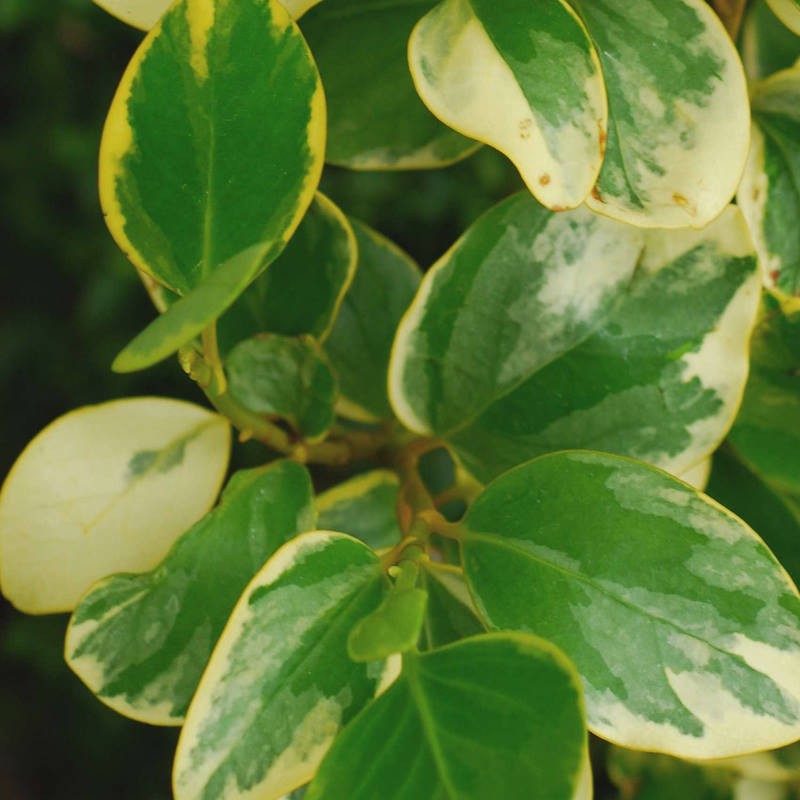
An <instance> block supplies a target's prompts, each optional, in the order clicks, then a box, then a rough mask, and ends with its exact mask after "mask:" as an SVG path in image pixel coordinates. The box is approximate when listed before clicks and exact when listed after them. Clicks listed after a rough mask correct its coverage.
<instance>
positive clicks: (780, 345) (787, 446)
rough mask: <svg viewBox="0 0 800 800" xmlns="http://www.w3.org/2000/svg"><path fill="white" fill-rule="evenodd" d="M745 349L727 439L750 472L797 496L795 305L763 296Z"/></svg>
mask: <svg viewBox="0 0 800 800" xmlns="http://www.w3.org/2000/svg"><path fill="white" fill-rule="evenodd" d="M750 353H751V356H750V376H749V378H748V381H747V390H746V391H745V395H744V399H743V401H742V406H741V408H740V409H739V414H738V415H737V417H736V422H735V424H734V426H733V429H732V430H731V433H730V437H729V438H730V441H731V443H732V444H733V446H734V449H735V450H736V452H737V454H738V455H739V456H740V457H741V458H742V459H743V460H744V461H745V463H747V464H748V465H749V466H750V468H751V469H752V470H753V471H754V472H756V473H757V474H758V475H760V476H761V477H762V478H763V479H766V480H767V481H768V482H769V483H771V484H772V485H773V486H775V487H776V488H777V489H779V490H781V491H784V492H787V493H789V494H793V495H795V496H796V497H798V498H800V309H798V310H796V311H792V312H790V313H788V314H785V313H784V312H783V311H782V310H781V309H780V308H779V307H778V304H777V302H775V300H773V299H771V298H769V297H765V304H764V312H763V315H762V318H761V320H760V321H759V324H758V327H757V328H756V330H755V333H754V334H753V340H752V344H751V348H750Z"/></svg>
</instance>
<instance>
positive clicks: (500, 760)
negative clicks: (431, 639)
mask: <svg viewBox="0 0 800 800" xmlns="http://www.w3.org/2000/svg"><path fill="white" fill-rule="evenodd" d="M585 754H586V733H585V729H584V723H583V710H582V707H581V691H580V682H579V680H578V677H577V675H575V673H574V668H573V667H572V665H571V664H570V663H569V661H568V660H567V659H566V658H564V656H563V654H562V653H561V652H560V651H559V650H557V649H556V648H555V647H553V646H552V645H551V644H549V643H548V642H544V641H542V640H540V639H536V638H534V637H531V636H526V635H521V634H485V635H483V636H476V637H474V638H472V639H467V640H465V641H463V642H458V643H456V644H453V645H449V646H448V647H444V648H442V649H440V650H433V651H431V652H429V653H423V654H419V655H414V654H409V655H407V656H405V657H404V663H403V673H402V675H401V677H400V678H399V679H398V680H397V681H396V682H395V684H394V685H393V686H392V687H391V688H390V689H389V690H388V691H387V692H386V693H385V694H384V695H383V696H381V697H379V698H378V699H377V700H376V701H374V702H373V703H372V704H370V705H369V706H368V707H367V708H366V709H365V710H364V711H363V712H362V713H361V714H359V716H358V717H357V718H356V719H355V720H354V721H353V722H352V723H351V724H350V725H349V726H348V727H347V728H346V729H345V730H344V732H343V733H342V734H341V736H339V738H338V739H337V740H336V742H335V744H334V745H333V747H332V748H331V750H330V752H329V754H328V756H327V757H326V759H325V761H324V762H323V764H322V767H321V768H320V771H319V773H318V775H317V777H316V778H315V779H314V781H313V783H312V784H311V786H310V788H309V790H308V792H307V794H306V800H342V798H348V800H375V798H377V797H380V798H381V800H401V799H402V800H406V798H412V797H413V798H459V799H460V800H497V798H501V797H502V798H503V800H530V798H531V796H532V795H531V792H532V790H533V791H535V796H536V797H542V798H544V797H546V798H548V800H571V798H572V797H573V794H574V792H575V790H576V787H577V786H578V782H579V779H580V777H581V773H582V769H583V767H584V765H585V760H584V758H585ZM365 765H369V768H365Z"/></svg>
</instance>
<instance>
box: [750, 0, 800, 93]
mask: <svg viewBox="0 0 800 800" xmlns="http://www.w3.org/2000/svg"><path fill="white" fill-rule="evenodd" d="M739 49H740V51H741V54H742V64H744V70H745V73H746V74H747V79H748V80H749V81H753V82H755V81H760V80H763V79H764V78H767V77H768V76H770V75H772V74H773V73H775V72H780V70H782V69H788V68H789V67H791V66H792V65H793V64H794V63H795V62H796V61H797V59H798V58H800V36H798V35H797V34H796V33H792V31H790V30H789V29H788V28H787V27H786V26H785V25H784V24H783V23H782V22H781V21H780V20H779V19H778V18H777V17H776V16H775V14H773V13H772V10H771V9H770V7H769V5H767V2H766V0H752V2H751V3H750V4H749V6H748V9H747V13H746V14H745V18H744V24H743V25H742V33H741V40H740V43H739Z"/></svg>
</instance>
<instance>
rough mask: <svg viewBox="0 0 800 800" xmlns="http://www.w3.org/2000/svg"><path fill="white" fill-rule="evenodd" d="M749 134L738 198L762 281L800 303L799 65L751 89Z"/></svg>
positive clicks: (799, 305) (799, 304) (799, 306)
mask: <svg viewBox="0 0 800 800" xmlns="http://www.w3.org/2000/svg"><path fill="white" fill-rule="evenodd" d="M752 102H753V121H754V128H753V138H752V143H751V147H750V156H749V158H748V160H747V168H746V170H745V174H744V178H743V180H742V184H741V186H740V188H739V193H738V195H737V201H738V203H739V206H740V207H741V209H742V211H743V212H744V214H745V217H746V218H747V222H748V224H749V226H750V230H751V231H752V233H753V240H754V241H755V243H756V247H757V248H758V255H759V258H760V259H761V265H762V268H763V271H764V283H765V285H766V286H767V287H768V288H770V289H773V290H775V291H777V292H779V293H780V294H781V295H784V296H786V297H790V298H794V302H795V303H796V304H797V305H798V308H800V227H798V225H797V224H796V222H797V219H798V218H800V67H793V68H792V69H788V70H784V71H782V72H779V73H777V74H775V75H773V76H772V77H771V78H768V79H767V80H765V81H763V82H761V83H759V84H757V86H756V87H754V89H753V101H752Z"/></svg>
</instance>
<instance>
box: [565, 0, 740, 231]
mask: <svg viewBox="0 0 800 800" xmlns="http://www.w3.org/2000/svg"><path fill="white" fill-rule="evenodd" d="M570 3H571V4H572V6H573V7H574V8H575V10H576V11H577V12H578V13H579V14H580V17H581V20H582V21H583V23H584V24H585V26H586V29H587V30H588V32H589V36H590V37H591V39H592V42H593V43H594V46H595V48H596V50H597V54H598V56H599V58H600V63H601V65H602V70H603V78H604V81H605V88H606V93H607V95H608V117H609V122H608V141H607V146H606V152H605V158H604V160H603V168H602V171H601V173H600V178H599V180H598V182H597V186H596V187H595V189H594V190H593V191H592V194H591V196H590V197H589V199H588V201H587V202H588V204H589V205H590V207H592V208H594V209H595V210H597V211H601V212H602V213H604V214H608V215H609V216H612V217H614V218H616V219H621V220H623V221H625V222H630V223H632V224H635V225H641V226H645V227H668V228H682V227H686V226H687V225H688V226H691V227H693V228H702V227H703V226H705V225H707V224H708V223H709V222H711V220H713V219H714V218H715V217H716V216H717V215H718V214H719V213H720V212H721V211H722V210H723V209H724V208H725V206H726V205H727V204H728V203H729V202H730V200H731V198H732V197H733V195H734V193H735V191H736V187H737V185H738V183H739V178H740V176H741V174H742V170H743V168H744V162H745V159H746V157H747V146H748V138H749V124H750V113H749V106H748V99H747V86H746V82H745V77H744V71H743V69H742V65H741V62H740V60H739V56H738V54H737V53H736V49H735V48H734V46H733V44H732V42H731V40H730V37H729V36H728V33H727V31H726V30H725V28H724V27H723V25H722V23H721V22H720V20H719V18H718V17H717V15H716V14H715V13H714V12H713V11H712V9H711V8H710V7H709V6H708V4H707V3H705V2H704V0H670V2H664V0H637V2H636V3H634V4H631V3H630V2H629V0H570Z"/></svg>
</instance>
